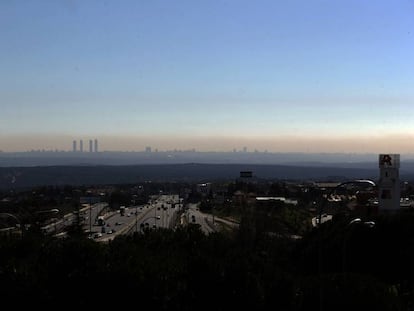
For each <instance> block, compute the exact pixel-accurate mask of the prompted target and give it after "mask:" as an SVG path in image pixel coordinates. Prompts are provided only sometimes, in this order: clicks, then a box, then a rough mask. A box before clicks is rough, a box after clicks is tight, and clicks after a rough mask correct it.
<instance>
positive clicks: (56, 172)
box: [0, 164, 378, 189]
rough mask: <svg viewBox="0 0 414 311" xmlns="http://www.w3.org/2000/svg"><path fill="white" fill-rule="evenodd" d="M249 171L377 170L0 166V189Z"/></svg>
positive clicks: (340, 170) (294, 176)
mask: <svg viewBox="0 0 414 311" xmlns="http://www.w3.org/2000/svg"><path fill="white" fill-rule="evenodd" d="M246 170H250V171H253V175H254V176H255V177H257V178H259V179H282V180H309V179H312V180H335V181H340V180H346V179H356V178H371V179H376V178H377V176H378V169H377V168H375V169H374V168H352V167H351V168H344V167H322V166H320V167H310V166H290V165H258V164H171V165H168V164H165V165H129V166H106V165H103V166H36V167H3V168H1V167H0V189H11V188H14V189H18V188H28V187H33V186H39V185H69V184H70V185H91V184H121V183H135V182H142V181H148V180H151V181H200V182H201V181H212V180H219V179H229V180H234V179H236V178H238V177H239V174H240V171H246Z"/></svg>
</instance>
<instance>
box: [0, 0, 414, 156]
mask: <svg viewBox="0 0 414 311" xmlns="http://www.w3.org/2000/svg"><path fill="white" fill-rule="evenodd" d="M0 40H1V41H0V42H1V47H2V48H1V49H0V150H3V151H25V150H29V149H62V150H70V149H71V148H72V140H74V139H76V140H79V139H83V140H84V141H87V140H89V139H95V138H97V139H99V141H100V149H105V150H142V149H143V148H145V146H148V145H149V146H152V148H158V149H160V150H162V149H167V148H172V147H174V146H176V147H177V148H183V149H185V148H188V149H190V148H196V149H197V150H206V151H207V150H212V151H221V150H223V151H227V150H232V149H233V148H237V149H241V148H243V146H247V147H248V148H249V150H253V149H259V150H265V149H266V150H268V151H274V152H285V151H301V152H386V153H388V152H393V153H406V152H413V150H414V144H413V143H412V142H413V140H414V57H413V55H414V2H413V1H411V0H389V1H385V0H376V1H368V0H346V1H339V0H324V1H322V0H303V1H298V0H290V1H278V0H269V1H265V0H254V1H253V0H251V1H246V0H199V1H194V0H174V1H168V0H165V1H160V0H151V1H149V0H138V1H137V0H120V1H93V0H88V1H80V0H66V1H65V0H61V1H55V0H50V1H48V0H42V1H23V0H22V1H12V0H3V1H0Z"/></svg>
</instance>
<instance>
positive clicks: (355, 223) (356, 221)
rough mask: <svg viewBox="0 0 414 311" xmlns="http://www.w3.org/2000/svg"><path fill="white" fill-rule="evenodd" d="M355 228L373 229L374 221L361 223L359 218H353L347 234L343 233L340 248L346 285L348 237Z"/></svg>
mask: <svg viewBox="0 0 414 311" xmlns="http://www.w3.org/2000/svg"><path fill="white" fill-rule="evenodd" d="M355 226H364V227H365V228H368V229H372V228H374V227H375V222H374V221H362V220H361V218H355V219H353V220H351V221H350V222H349V224H348V228H349V230H347V232H345V236H344V244H343V248H342V273H343V275H344V284H345V285H346V283H347V266H348V265H347V258H348V253H349V251H348V240H349V237H350V236H351V232H352V231H353V228H354V227H355Z"/></svg>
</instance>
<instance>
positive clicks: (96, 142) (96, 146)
mask: <svg viewBox="0 0 414 311" xmlns="http://www.w3.org/2000/svg"><path fill="white" fill-rule="evenodd" d="M95 152H98V140H97V139H95Z"/></svg>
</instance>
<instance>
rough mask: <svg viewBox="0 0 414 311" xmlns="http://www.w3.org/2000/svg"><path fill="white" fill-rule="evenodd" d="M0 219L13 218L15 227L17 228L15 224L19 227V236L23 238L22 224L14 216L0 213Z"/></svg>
mask: <svg viewBox="0 0 414 311" xmlns="http://www.w3.org/2000/svg"><path fill="white" fill-rule="evenodd" d="M0 218H13V219H14V220H15V221H16V226H15V227H17V224H18V225H19V229H20V234H21V235H22V236H23V228H22V223H21V221H20V219H19V218H18V217H17V216H16V215H13V214H11V213H0Z"/></svg>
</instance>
